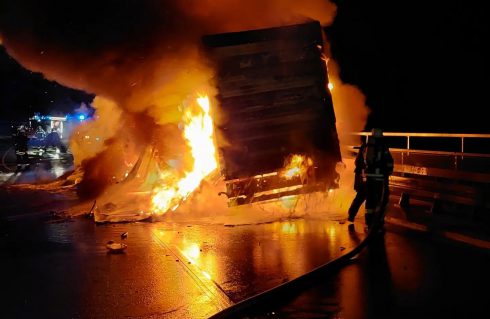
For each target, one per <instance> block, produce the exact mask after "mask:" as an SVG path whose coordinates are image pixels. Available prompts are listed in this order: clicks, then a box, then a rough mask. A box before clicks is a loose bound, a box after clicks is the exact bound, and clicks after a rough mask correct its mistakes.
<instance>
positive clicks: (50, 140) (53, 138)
mask: <svg viewBox="0 0 490 319" xmlns="http://www.w3.org/2000/svg"><path fill="white" fill-rule="evenodd" d="M48 147H55V148H58V149H59V150H60V151H61V152H62V153H65V152H66V146H65V145H63V143H62V142H61V138H60V134H59V133H58V130H57V129H55V128H53V129H52V130H51V132H50V133H49V134H48V135H47V136H46V139H45V142H44V149H45V150H46V149H47V148H48Z"/></svg>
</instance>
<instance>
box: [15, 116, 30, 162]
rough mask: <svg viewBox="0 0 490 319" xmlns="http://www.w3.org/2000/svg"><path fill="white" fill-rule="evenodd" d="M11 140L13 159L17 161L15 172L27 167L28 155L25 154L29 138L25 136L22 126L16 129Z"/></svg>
mask: <svg viewBox="0 0 490 319" xmlns="http://www.w3.org/2000/svg"><path fill="white" fill-rule="evenodd" d="M13 139H14V148H15V157H16V160H17V171H20V170H22V169H24V168H25V167H26V166H28V165H29V155H28V154H27V149H28V143H29V137H28V136H27V130H26V128H25V127H24V126H23V125H22V126H20V127H19V128H18V129H17V132H16V133H15V134H14V136H13Z"/></svg>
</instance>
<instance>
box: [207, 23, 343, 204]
mask: <svg viewBox="0 0 490 319" xmlns="http://www.w3.org/2000/svg"><path fill="white" fill-rule="evenodd" d="M202 41H203V44H204V47H205V50H206V54H207V55H208V57H209V59H210V61H211V62H212V63H213V64H214V65H213V66H214V68H215V71H216V76H215V82H216V83H215V84H216V86H217V88H218V95H217V100H218V102H219V106H218V107H219V110H218V113H219V115H220V118H219V120H218V121H216V119H215V123H216V124H215V126H216V131H217V132H216V143H217V146H218V150H219V162H220V163H219V164H220V168H221V174H222V175H223V176H224V180H225V182H226V192H222V193H220V194H225V195H226V196H227V197H228V206H230V207H231V206H237V205H243V204H250V203H254V202H261V201H268V200H274V199H278V198H280V197H284V196H291V195H297V194H307V193H312V192H319V191H326V190H328V189H333V188H338V180H339V175H338V173H337V172H336V169H335V168H336V165H337V163H338V162H341V160H342V158H341V153H340V147H339V141H338V136H337V130H336V126H335V114H334V110H333V103H332V97H331V94H330V91H329V90H328V75H327V66H326V59H325V56H324V54H323V46H324V42H323V32H322V28H321V25H320V23H319V22H316V21H314V22H309V23H304V24H298V25H291V26H284V27H276V28H269V29H260V30H250V31H242V32H233V33H223V34H214V35H206V36H204V37H203V38H202Z"/></svg>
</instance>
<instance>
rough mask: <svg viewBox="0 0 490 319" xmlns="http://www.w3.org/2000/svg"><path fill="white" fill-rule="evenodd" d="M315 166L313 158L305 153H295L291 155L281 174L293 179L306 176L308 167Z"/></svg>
mask: <svg viewBox="0 0 490 319" xmlns="http://www.w3.org/2000/svg"><path fill="white" fill-rule="evenodd" d="M312 166H313V160H312V159H311V158H309V157H307V156H305V155H299V154H294V155H293V156H290V157H289V159H288V160H287V161H286V165H284V169H283V170H282V172H281V176H282V177H283V178H285V179H288V180H289V179H292V178H293V177H297V176H300V177H301V176H305V175H306V173H307V171H308V169H309V168H310V167H312Z"/></svg>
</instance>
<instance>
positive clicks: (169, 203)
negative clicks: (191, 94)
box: [152, 96, 218, 215]
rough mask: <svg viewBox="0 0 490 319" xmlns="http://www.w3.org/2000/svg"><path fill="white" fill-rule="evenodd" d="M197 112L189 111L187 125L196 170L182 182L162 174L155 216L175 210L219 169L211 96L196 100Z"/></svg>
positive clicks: (156, 190)
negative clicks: (211, 113) (206, 178)
mask: <svg viewBox="0 0 490 319" xmlns="http://www.w3.org/2000/svg"><path fill="white" fill-rule="evenodd" d="M196 102H197V105H198V106H199V107H198V111H197V112H193V109H192V108H187V110H186V111H185V113H184V117H183V122H184V124H185V128H184V138H185V140H186V143H187V145H188V146H189V148H190V150H191V154H192V158H193V160H194V164H193V167H192V170H191V171H189V172H186V173H185V174H184V177H183V178H181V179H178V178H177V177H176V176H175V174H172V172H171V171H164V172H163V173H162V174H161V184H162V186H159V187H157V188H156V189H155V190H154V194H153V197H152V208H153V212H154V213H155V214H159V215H161V214H164V213H166V212H167V211H169V210H175V209H177V207H179V205H180V203H181V202H182V201H184V200H185V199H186V198H187V197H188V196H189V195H190V194H191V193H192V192H193V191H194V190H195V189H196V188H197V187H198V186H199V185H200V184H201V181H202V180H203V179H204V178H205V177H206V176H208V175H209V174H210V173H212V172H213V171H214V170H215V169H216V168H217V167H218V164H217V160H216V148H215V146H214V140H213V136H214V135H213V120H212V119H211V115H210V102H209V98H208V97H207V96H201V97H198V98H197V99H196Z"/></svg>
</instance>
